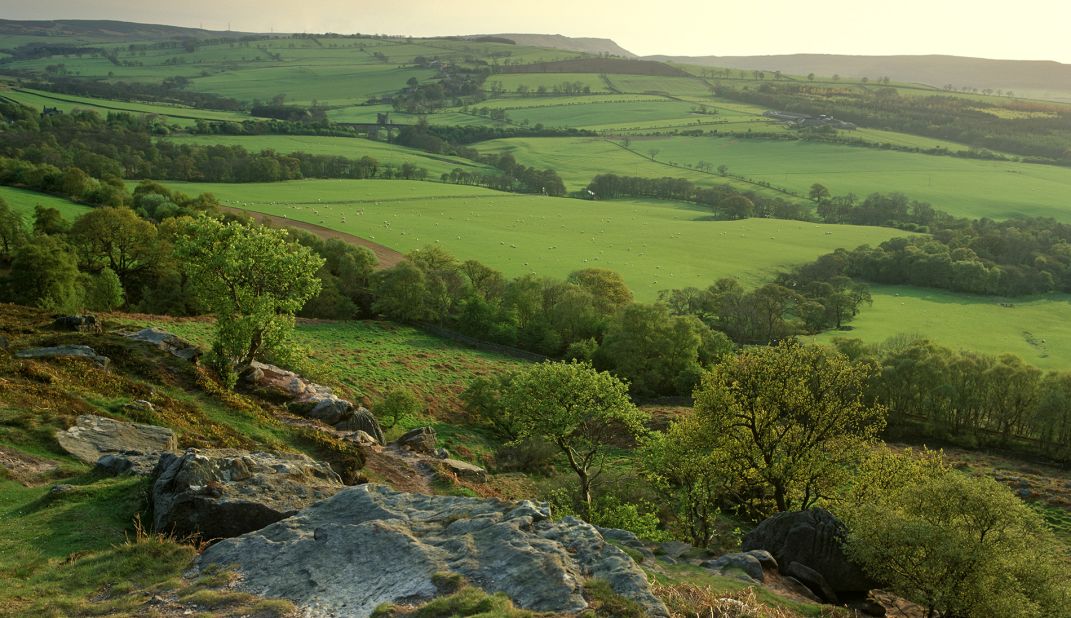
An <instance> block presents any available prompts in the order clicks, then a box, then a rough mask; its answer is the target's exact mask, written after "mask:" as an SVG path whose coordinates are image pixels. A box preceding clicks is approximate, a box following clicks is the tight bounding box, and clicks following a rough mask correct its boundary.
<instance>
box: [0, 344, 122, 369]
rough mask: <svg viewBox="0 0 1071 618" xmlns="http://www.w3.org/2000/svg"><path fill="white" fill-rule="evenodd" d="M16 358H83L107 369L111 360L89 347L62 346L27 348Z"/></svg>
mask: <svg viewBox="0 0 1071 618" xmlns="http://www.w3.org/2000/svg"><path fill="white" fill-rule="evenodd" d="M15 358H82V359H86V360H91V361H93V362H94V363H96V364H97V365H99V366H100V367H103V368H107V367H108V363H109V362H111V360H110V359H109V358H108V357H107V356H101V355H100V354H97V352H96V350H94V349H93V348H91V347H89V346H87V345H60V346H54V347H49V348H26V349H25V350H19V351H18V352H15Z"/></svg>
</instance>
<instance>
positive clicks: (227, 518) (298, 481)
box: [151, 449, 343, 539]
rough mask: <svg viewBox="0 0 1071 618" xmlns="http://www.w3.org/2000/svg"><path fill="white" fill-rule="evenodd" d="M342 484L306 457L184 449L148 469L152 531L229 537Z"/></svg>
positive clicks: (319, 497) (286, 513) (271, 520)
mask: <svg viewBox="0 0 1071 618" xmlns="http://www.w3.org/2000/svg"><path fill="white" fill-rule="evenodd" d="M342 488H343V485H342V480H341V479H340V478H339V476H338V474H336V473H335V472H334V471H333V470H331V468H330V467H329V466H328V465H326V464H323V463H319V462H316V461H313V460H312V459H310V458H308V457H306V456H305V455H298V454H270V453H250V452H247V451H239V450H234V449H212V450H209V449H206V450H197V449H189V450H187V451H186V452H185V453H184V454H181V455H175V454H166V455H164V456H163V457H161V458H160V462H159V463H158V464H157V466H156V469H155V470H154V471H153V483H152V492H151V500H152V508H153V525H154V526H155V528H156V530H159V531H165V532H175V533H177V534H179V535H199V536H200V537H201V538H203V539H217V538H228V537H233V536H238V535H240V534H245V533H246V532H251V531H254V530H259V529H260V528H263V527H264V526H267V525H269V524H272V523H275V522H277V521H279V520H280V519H283V518H285V517H289V516H291V515H293V514H294V513H297V512H298V511H300V510H301V509H303V508H305V507H307V506H309V505H310V504H313V503H314V502H316V501H318V500H322V499H323V498H326V497H329V496H331V495H334V494H335V493H336V492H338V491H339V490H341V489H342Z"/></svg>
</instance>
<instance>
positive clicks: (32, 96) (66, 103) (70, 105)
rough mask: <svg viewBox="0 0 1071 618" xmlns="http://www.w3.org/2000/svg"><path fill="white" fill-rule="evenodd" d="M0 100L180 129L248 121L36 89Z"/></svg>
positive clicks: (238, 116) (7, 94)
mask: <svg viewBox="0 0 1071 618" xmlns="http://www.w3.org/2000/svg"><path fill="white" fill-rule="evenodd" d="M0 97H4V98H7V99H11V100H12V101H15V102H17V103H21V104H23V105H26V106H29V107H31V108H34V109H36V110H38V111H40V110H41V108H42V107H55V108H57V109H59V110H61V111H63V112H71V111H74V110H76V109H85V110H92V111H96V112H98V113H100V114H107V113H108V112H130V113H134V114H157V115H160V116H164V117H166V118H167V119H168V121H169V122H173V123H175V124H178V125H181V126H191V125H193V124H195V123H196V121H197V120H198V119H204V120H229V121H233V122H241V121H243V120H250V119H251V118H250V117H249V116H248V115H246V114H240V113H237V112H221V111H213V110H206V109H196V108H193V107H183V106H181V105H164V104H162V103H132V102H127V101H113V100H111V99H97V98H93V97H77V96H74V95H68V94H56V93H52V92H41V91H37V90H25V89H20V90H0Z"/></svg>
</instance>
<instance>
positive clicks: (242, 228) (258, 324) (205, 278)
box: [175, 216, 324, 365]
mask: <svg viewBox="0 0 1071 618" xmlns="http://www.w3.org/2000/svg"><path fill="white" fill-rule="evenodd" d="M175 255H176V257H177V258H178V259H179V261H180V262H181V263H182V265H183V268H184V269H185V271H186V274H187V276H188V277H189V278H190V280H191V282H192V289H193V290H194V291H195V293H196V294H197V295H198V297H199V298H200V300H201V301H202V302H203V303H204V305H205V307H207V308H208V309H209V311H210V312H211V313H213V314H215V316H216V320H217V326H216V340H215V343H214V345H213V352H214V354H215V355H216V356H217V357H218V359H219V360H220V361H221V362H224V363H231V364H238V365H242V364H248V363H250V362H251V361H253V360H255V359H256V358H258V357H259V356H261V355H263V354H265V353H267V352H272V351H279V350H280V349H281V348H282V347H283V346H284V345H285V343H286V341H287V338H288V336H289V333H290V331H291V329H292V328H293V323H294V313H295V312H297V311H298V310H300V309H301V307H302V305H304V304H305V302H306V301H308V300H309V299H311V298H313V297H314V296H316V294H318V293H319V292H320V280H319V279H318V278H317V277H316V271H317V270H318V269H319V268H320V267H321V266H323V264H324V260H323V258H321V257H319V256H317V255H316V254H315V253H313V252H312V251H311V250H310V249H308V248H307V247H303V246H301V245H298V244H296V243H293V242H290V241H288V240H287V233H286V231H285V230H277V229H272V228H268V227H263V226H258V225H245V224H242V223H238V222H231V223H222V222H220V221H218V220H216V219H212V218H210V217H207V216H202V217H199V218H197V219H188V220H186V221H185V222H184V223H183V224H182V226H181V229H180V233H179V236H178V239H177V242H176V245H175Z"/></svg>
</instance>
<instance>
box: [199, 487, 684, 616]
mask: <svg viewBox="0 0 1071 618" xmlns="http://www.w3.org/2000/svg"><path fill="white" fill-rule="evenodd" d="M549 515H550V513H549V509H547V508H545V507H540V506H537V505H535V504H532V503H531V502H520V503H508V502H502V501H499V500H485V499H478V498H462V497H456V496H430V495H423V494H408V493H399V492H396V491H394V490H392V489H389V488H387V487H385V486H382V485H360V486H357V487H350V488H347V489H345V490H343V491H341V492H339V493H337V494H335V495H334V496H333V497H331V498H328V499H326V500H323V501H321V502H319V503H317V504H315V505H313V506H311V507H309V508H307V509H305V510H303V511H301V512H300V513H298V514H297V515H294V516H293V517H290V518H287V519H284V520H282V521H280V522H278V523H275V524H272V525H270V526H268V527H266V528H263V529H261V530H259V531H257V532H253V533H249V534H246V535H243V536H241V537H237V538H233V539H228V540H225V541H222V542H220V543H218V544H216V545H214V546H212V547H210V548H209V549H208V550H207V551H205V553H204V554H203V555H202V556H201V558H200V562H199V564H200V565H202V566H206V565H209V564H234V565H236V566H237V569H238V571H239V573H240V574H241V576H242V579H241V583H240V584H239V586H240V587H242V588H243V589H245V590H247V591H249V592H252V593H254V594H261V595H266V596H275V597H284V598H287V599H290V600H291V601H293V602H295V603H297V604H298V605H300V606H302V608H303V610H304V611H305V614H306V616H312V617H327V616H355V617H364V616H369V615H370V614H371V613H372V611H373V610H374V609H375V607H376V606H377V605H379V604H381V603H389V602H395V601H401V600H412V599H414V598H430V597H432V596H435V594H436V588H435V585H434V583H433V582H432V576H433V575H434V574H435V573H440V572H454V573H457V574H460V575H462V576H464V577H465V578H467V579H468V580H469V581H470V582H472V583H473V584H474V585H476V586H479V587H481V588H483V589H485V590H487V591H489V592H503V593H505V594H506V595H507V596H509V597H510V598H511V599H513V601H514V603H516V604H517V605H519V606H521V607H524V608H528V609H532V610H536V611H548V612H578V611H581V610H583V609H585V608H586V607H587V603H586V601H585V600H584V597H583V595H582V587H583V582H584V580H585V579H587V578H591V577H594V578H600V579H603V580H606V581H607V582H609V584H610V586H611V587H612V588H613V589H614V590H615V591H616V592H617V593H619V594H621V595H623V596H625V597H628V598H631V599H633V600H635V601H637V602H639V603H641V604H642V605H643V606H644V607H645V608H646V610H647V613H648V615H650V616H663V617H664V616H668V612H667V610H666V608H665V606H664V605H663V604H662V602H661V601H659V600H658V599H657V598H656V597H655V596H654V595H653V594H651V592H650V589H649V588H648V584H647V578H646V576H645V575H644V573H643V571H642V570H640V569H639V567H637V566H636V564H635V563H634V562H633V561H632V559H631V558H629V557H628V555H627V554H625V553H624V552H623V551H621V550H620V549H618V548H616V547H614V546H613V545H611V544H610V543H608V542H606V540H605V539H604V538H603V536H602V535H601V534H599V532H598V531H597V530H596V529H595V528H594V527H593V526H591V525H589V524H587V523H584V522H582V521H579V520H576V519H573V518H568V517H567V518H565V519H563V520H561V521H556V522H555V521H551V520H550V519H549Z"/></svg>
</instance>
